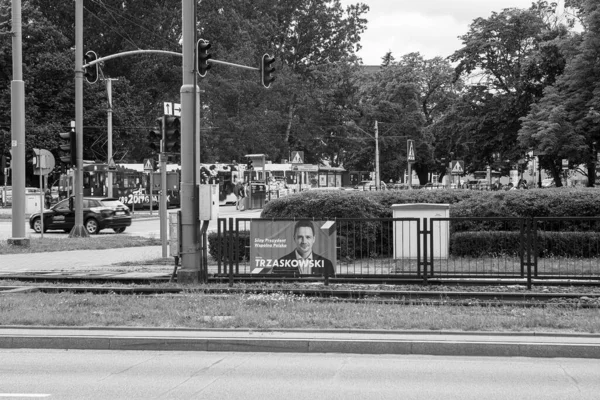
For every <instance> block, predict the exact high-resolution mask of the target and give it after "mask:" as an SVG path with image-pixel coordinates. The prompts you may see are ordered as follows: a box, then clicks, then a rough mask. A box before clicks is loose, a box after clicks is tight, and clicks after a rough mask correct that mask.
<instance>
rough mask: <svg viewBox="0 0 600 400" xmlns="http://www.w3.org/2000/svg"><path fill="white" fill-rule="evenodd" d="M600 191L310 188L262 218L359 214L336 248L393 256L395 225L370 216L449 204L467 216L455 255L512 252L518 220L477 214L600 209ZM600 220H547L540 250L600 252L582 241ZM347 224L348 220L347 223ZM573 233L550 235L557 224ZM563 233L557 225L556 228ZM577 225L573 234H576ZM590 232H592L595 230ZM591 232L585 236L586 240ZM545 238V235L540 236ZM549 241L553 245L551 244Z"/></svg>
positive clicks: (349, 254)
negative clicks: (383, 224)
mask: <svg viewBox="0 0 600 400" xmlns="http://www.w3.org/2000/svg"><path fill="white" fill-rule="evenodd" d="M599 194H600V192H599V191H598V189H595V188H576V189H575V188H555V189H529V190H510V191H478V190H461V189H458V190H447V189H443V190H402V191H373V192H369V191H327V192H324V191H306V192H302V193H299V194H296V195H292V196H288V197H284V198H281V199H277V200H272V201H270V202H269V203H268V204H266V205H265V207H264V209H263V212H262V214H261V216H262V217H263V218H296V219H299V218H310V219H313V218H314V219H317V220H327V219H330V220H331V219H341V218H357V219H365V220H369V219H370V221H365V222H363V223H358V222H357V223H353V224H348V225H347V229H345V230H342V229H340V226H341V225H342V224H338V235H337V236H338V243H337V245H338V248H339V251H340V253H339V256H340V257H343V258H350V259H354V258H364V257H373V256H389V254H388V253H390V252H391V247H392V246H391V245H390V244H391V242H392V240H393V238H392V230H391V229H384V228H382V227H381V223H379V222H376V221H374V220H373V219H379V218H391V217H392V216H393V212H392V205H394V204H412V203H429V204H449V207H450V217H464V218H465V220H464V221H453V222H452V223H451V225H450V232H451V235H450V248H451V254H453V255H456V256H481V255H500V254H506V255H515V252H518V249H519V244H520V240H521V237H520V232H519V230H520V228H521V224H520V223H519V222H517V221H501V220H497V221H477V220H469V219H471V218H477V217H487V218H523V217H525V218H527V217H530V218H531V217H569V216H570V217H598V216H600V201H598V197H599ZM597 226H598V224H590V223H589V222H587V221H585V220H573V221H562V222H561V223H560V224H554V225H551V224H546V225H543V227H544V229H543V230H542V231H539V235H540V236H539V237H540V239H541V240H540V243H543V244H544V249H542V248H541V247H540V251H542V253H541V254H542V255H548V254H552V255H557V254H562V255H570V256H581V257H584V255H583V254H585V257H587V256H595V254H596V253H597V250H593V246H587V247H586V249H583V247H584V246H583V245H582V244H581V243H589V240H590V239H589V238H590V237H596V236H595V235H597V233H596V231H597V230H598V228H597ZM348 227H349V228H348ZM548 231H560V232H566V231H568V232H572V233H574V235H571V236H569V235H564V234H559V235H553V232H548ZM556 233H558V232H556ZM575 233H576V234H575ZM590 234H592V235H594V236H590ZM585 238H588V239H586V240H583V239H585ZM542 239H543V240H542ZM549 248H550V249H552V250H551V251H548V250H546V249H549Z"/></svg>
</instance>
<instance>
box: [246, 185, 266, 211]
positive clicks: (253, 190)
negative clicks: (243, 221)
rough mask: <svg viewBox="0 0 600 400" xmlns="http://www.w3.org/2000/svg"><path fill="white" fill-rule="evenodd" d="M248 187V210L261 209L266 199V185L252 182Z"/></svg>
mask: <svg viewBox="0 0 600 400" xmlns="http://www.w3.org/2000/svg"><path fill="white" fill-rule="evenodd" d="M250 186H251V187H250V204H249V209H251V210H256V209H260V208H263V207H264V206H265V201H266V199H267V185H265V184H264V183H262V182H252V183H251V184H250Z"/></svg>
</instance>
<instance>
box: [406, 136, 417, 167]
mask: <svg viewBox="0 0 600 400" xmlns="http://www.w3.org/2000/svg"><path fill="white" fill-rule="evenodd" d="M406 154H407V156H406V158H407V159H408V162H415V146H414V140H409V141H408V150H407V151H406Z"/></svg>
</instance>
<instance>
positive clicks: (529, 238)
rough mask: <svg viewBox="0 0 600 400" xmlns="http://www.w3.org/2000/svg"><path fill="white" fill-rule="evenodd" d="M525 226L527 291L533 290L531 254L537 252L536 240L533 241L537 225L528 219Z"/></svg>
mask: <svg viewBox="0 0 600 400" xmlns="http://www.w3.org/2000/svg"><path fill="white" fill-rule="evenodd" d="M525 224H526V227H525V231H526V235H527V289H528V290H531V264H532V262H531V253H532V252H535V249H534V246H535V240H532V239H533V238H532V228H533V225H534V224H535V223H534V221H533V219H532V218H527V219H526V220H525ZM534 257H535V254H534Z"/></svg>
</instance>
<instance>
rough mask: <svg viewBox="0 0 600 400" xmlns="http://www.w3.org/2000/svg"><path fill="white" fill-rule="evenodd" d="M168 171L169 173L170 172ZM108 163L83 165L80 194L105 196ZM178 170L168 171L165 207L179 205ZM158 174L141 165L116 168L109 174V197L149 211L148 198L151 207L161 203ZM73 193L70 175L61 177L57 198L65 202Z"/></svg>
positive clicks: (106, 192) (118, 166)
mask: <svg viewBox="0 0 600 400" xmlns="http://www.w3.org/2000/svg"><path fill="white" fill-rule="evenodd" d="M169 169H170V170H169ZM108 173H109V170H108V164H101V163H93V164H86V165H84V166H83V195H84V196H108V185H109V184H111V183H110V182H108V181H109V178H108V177H109V175H108ZM179 187H180V171H179V168H178V166H171V167H170V168H168V169H167V207H170V208H173V207H175V208H177V207H179V206H180V193H179ZM160 190H161V179H160V173H159V172H153V173H152V175H151V174H150V173H148V172H144V170H143V165H142V164H125V165H117V167H116V170H114V171H112V195H113V197H115V198H118V199H119V200H120V201H121V202H122V203H123V204H126V205H127V206H129V207H131V208H135V207H139V208H149V207H150V196H152V203H153V206H154V207H158V204H159V201H160ZM72 194H73V172H72V171H69V172H68V173H67V174H61V175H60V178H59V184H58V195H59V198H60V199H64V198H67V197H69V196H70V195H72Z"/></svg>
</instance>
